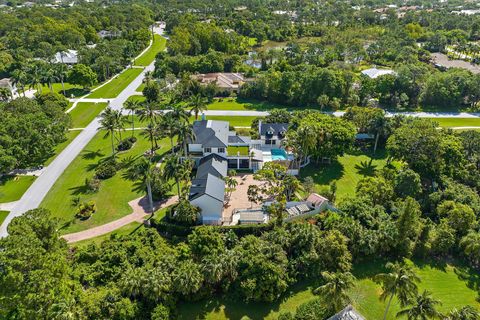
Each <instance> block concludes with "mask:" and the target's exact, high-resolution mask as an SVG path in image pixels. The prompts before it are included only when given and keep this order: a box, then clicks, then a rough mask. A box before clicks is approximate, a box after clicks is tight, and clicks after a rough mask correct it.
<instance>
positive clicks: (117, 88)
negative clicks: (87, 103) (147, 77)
mask: <svg viewBox="0 0 480 320" xmlns="http://www.w3.org/2000/svg"><path fill="white" fill-rule="evenodd" d="M142 71H143V70H142V69H141V68H130V69H126V70H125V71H124V72H122V73H121V74H120V75H119V76H118V77H116V78H115V79H113V80H112V81H110V82H109V83H107V84H106V85H104V86H103V87H100V88H98V90H95V91H94V92H92V93H91V94H89V95H88V96H87V98H91V99H93V98H105V99H107V98H115V97H116V96H118V95H119V94H120V92H122V90H123V89H125V88H126V87H127V86H128V85H129V84H130V82H132V81H133V79H135V78H136V77H138V75H139V74H140V73H142Z"/></svg>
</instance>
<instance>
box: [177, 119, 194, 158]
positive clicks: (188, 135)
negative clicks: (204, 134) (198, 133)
mask: <svg viewBox="0 0 480 320" xmlns="http://www.w3.org/2000/svg"><path fill="white" fill-rule="evenodd" d="M177 135H178V143H179V144H180V145H181V146H182V147H183V155H184V156H185V157H188V148H187V146H188V143H189V142H191V141H193V140H195V133H194V132H193V128H192V126H191V125H190V124H189V123H182V124H181V125H180V126H179V127H178V128H177Z"/></svg>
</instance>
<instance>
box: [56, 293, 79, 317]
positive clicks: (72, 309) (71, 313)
mask: <svg viewBox="0 0 480 320" xmlns="http://www.w3.org/2000/svg"><path fill="white" fill-rule="evenodd" d="M49 316H50V317H51V319H56V320H70V319H72V320H74V319H78V318H79V310H78V309H77V308H76V301H75V299H74V298H73V297H69V298H67V299H62V300H61V301H59V302H57V303H55V304H53V305H52V308H51V311H50V315H49Z"/></svg>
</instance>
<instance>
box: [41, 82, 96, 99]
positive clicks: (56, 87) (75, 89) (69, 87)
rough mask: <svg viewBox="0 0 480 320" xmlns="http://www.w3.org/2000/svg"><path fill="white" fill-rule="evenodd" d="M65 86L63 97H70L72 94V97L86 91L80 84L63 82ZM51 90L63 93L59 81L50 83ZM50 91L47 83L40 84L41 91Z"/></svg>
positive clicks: (83, 93) (81, 94)
mask: <svg viewBox="0 0 480 320" xmlns="http://www.w3.org/2000/svg"><path fill="white" fill-rule="evenodd" d="M64 86H65V97H67V98H70V97H72V95H73V96H74V97H80V96H83V95H85V94H87V93H88V91H85V90H84V89H83V88H82V87H81V86H79V85H75V84H71V83H67V82H65V83H64ZM52 88H53V92H56V93H60V94H63V89H62V84H61V83H53V84H52ZM47 92H51V91H50V88H49V87H48V86H47V85H44V86H42V93H47Z"/></svg>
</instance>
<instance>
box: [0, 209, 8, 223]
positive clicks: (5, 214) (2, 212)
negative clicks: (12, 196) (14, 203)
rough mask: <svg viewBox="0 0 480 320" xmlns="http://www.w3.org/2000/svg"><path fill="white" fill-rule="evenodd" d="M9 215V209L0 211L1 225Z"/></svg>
mask: <svg viewBox="0 0 480 320" xmlns="http://www.w3.org/2000/svg"><path fill="white" fill-rule="evenodd" d="M7 216H8V211H0V225H2V223H3V220H5V218H6V217H7Z"/></svg>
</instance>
